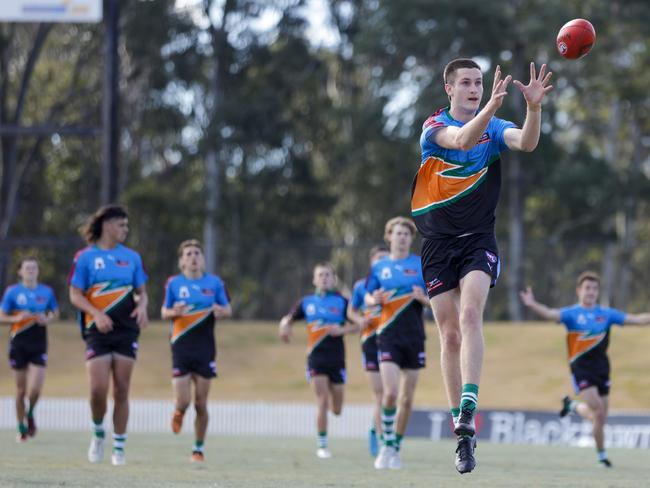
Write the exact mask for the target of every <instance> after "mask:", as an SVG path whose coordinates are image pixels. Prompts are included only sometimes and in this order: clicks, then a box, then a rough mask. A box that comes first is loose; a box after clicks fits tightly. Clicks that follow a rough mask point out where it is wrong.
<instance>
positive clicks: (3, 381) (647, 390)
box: [0, 321, 650, 410]
mask: <svg viewBox="0 0 650 488" xmlns="http://www.w3.org/2000/svg"><path fill="white" fill-rule="evenodd" d="M294 331H295V336H294V340H293V342H292V343H291V344H289V345H286V344H282V343H280V341H279V340H278V337H277V324H276V323H271V322H235V321H230V322H224V323H220V324H219V325H218V327H217V342H218V350H219V352H218V359H217V363H218V369H219V378H218V379H217V380H216V381H215V383H214V387H213V389H212V392H211V395H210V397H211V399H213V400H245V401H257V400H263V401H290V402H291V401H300V402H311V401H313V394H312V392H311V391H310V390H309V388H308V386H307V384H306V382H305V376H304V362H305V344H306V336H305V327H304V324H301V323H297V324H296V325H295V327H294ZM49 334H50V351H49V353H50V354H49V355H50V360H49V367H48V372H47V379H46V382H45V388H44V395H46V396H50V397H86V396H87V390H88V385H87V381H86V377H85V374H86V373H85V368H84V356H83V353H84V344H83V342H82V340H81V338H80V336H79V329H78V328H77V326H76V325H74V324H73V323H72V322H59V323H55V324H53V325H52V326H50V330H49ZM427 336H428V340H427V355H428V356H427V368H426V369H425V370H424V371H423V372H422V374H421V379H420V383H419V386H418V391H417V394H416V398H415V402H416V405H419V406H439V407H444V406H446V403H447V402H446V398H445V396H444V389H443V387H442V380H441V377H440V367H439V364H438V335H437V332H436V329H435V326H434V325H432V324H428V325H427ZM7 340H8V339H7V336H6V335H5V336H4V337H2V338H0V348H1V349H2V350H5V351H6V341H7ZM485 342H486V355H485V362H484V364H485V365H484V369H483V379H482V382H481V392H480V404H481V406H482V407H484V408H488V407H493V408H528V409H545V410H556V408H557V403H558V399H559V398H561V397H562V396H564V395H565V394H567V393H569V392H570V383H569V377H568V366H567V362H566V346H565V333H564V331H563V328H562V327H561V326H559V325H555V324H549V323H546V324H536V325H531V324H530V323H527V325H516V324H488V325H487V326H486V327H485ZM648 344H650V327H629V328H623V329H619V328H615V330H613V332H612V339H611V346H610V357H611V360H612V378H613V384H614V386H613V389H612V395H611V405H612V408H613V409H638V410H648V409H650V375H648V374H647V371H648V369H649V367H650V358H649V357H648V355H647V349H646V347H647V345H648ZM346 348H347V364H348V378H349V383H348V386H347V388H346V400H347V401H348V402H351V403H369V402H370V393H369V388H368V386H367V381H366V378H365V375H364V373H363V371H362V369H361V361H360V354H359V345H358V337H357V336H356V335H355V336H348V337H347V338H346ZM170 365H171V359H170V352H169V345H168V343H167V326H166V324H163V323H162V322H155V323H153V324H152V325H151V326H150V327H149V328H148V329H147V330H145V331H144V332H143V333H142V335H141V342H140V353H139V359H138V364H137V366H136V368H135V373H134V377H133V383H132V389H131V396H132V397H133V398H169V397H171V386H170V369H171V366H170ZM13 391H14V386H13V378H12V374H11V371H10V370H9V368H8V366H7V362H6V360H5V359H2V360H0V395H11V394H12V393H13Z"/></svg>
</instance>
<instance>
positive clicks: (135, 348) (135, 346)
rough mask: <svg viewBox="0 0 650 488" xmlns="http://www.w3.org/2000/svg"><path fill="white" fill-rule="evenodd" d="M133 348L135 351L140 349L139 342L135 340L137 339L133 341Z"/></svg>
mask: <svg viewBox="0 0 650 488" xmlns="http://www.w3.org/2000/svg"><path fill="white" fill-rule="evenodd" d="M131 348H132V349H133V350H134V351H137V350H138V343H137V342H135V341H134V342H133V343H131Z"/></svg>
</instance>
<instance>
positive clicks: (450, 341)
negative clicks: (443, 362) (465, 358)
mask: <svg viewBox="0 0 650 488" xmlns="http://www.w3.org/2000/svg"><path fill="white" fill-rule="evenodd" d="M460 337H461V336H460V331H459V330H457V329H450V330H445V331H444V332H443V333H442V334H441V339H442V341H441V342H442V347H443V349H444V350H445V351H446V352H459V351H460Z"/></svg>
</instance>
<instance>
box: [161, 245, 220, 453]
mask: <svg viewBox="0 0 650 488" xmlns="http://www.w3.org/2000/svg"><path fill="white" fill-rule="evenodd" d="M178 267H179V268H180V270H181V273H180V274H178V275H176V276H172V277H171V278H169V280H168V281H167V285H166V286H165V303H164V305H163V306H162V310H161V314H162V318H163V319H167V320H171V325H170V333H169V338H170V343H171V349H172V377H173V379H172V384H173V386H174V396H175V398H176V409H175V411H174V415H173V417H172V431H173V432H174V433H175V434H178V433H179V432H180V431H181V427H182V425H183V416H184V415H185V411H186V410H187V408H188V407H189V406H190V403H191V400H192V383H194V409H195V410H196V419H195V421H194V432H195V440H194V447H193V448H192V457H191V460H192V461H195V462H201V461H203V459H204V457H203V445H204V442H205V433H206V431H207V429H208V395H209V393H210V380H211V379H212V378H214V377H215V376H217V363H216V358H217V349H216V345H215V340H214V326H215V320H216V319H222V318H226V317H230V316H231V315H232V309H231V307H230V300H229V299H228V293H227V292H226V286H225V285H224V283H223V281H222V280H221V278H219V277H218V276H216V275H213V274H209V273H206V272H205V258H204V257H203V246H202V245H201V243H200V242H199V241H197V240H196V239H189V240H187V241H184V242H182V243H181V245H180V246H179V248H178Z"/></svg>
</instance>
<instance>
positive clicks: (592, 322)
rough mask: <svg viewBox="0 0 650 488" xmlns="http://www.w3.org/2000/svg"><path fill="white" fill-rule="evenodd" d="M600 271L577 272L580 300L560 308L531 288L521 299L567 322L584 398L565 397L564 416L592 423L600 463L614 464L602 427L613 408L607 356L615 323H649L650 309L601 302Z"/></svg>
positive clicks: (575, 372)
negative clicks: (541, 300)
mask: <svg viewBox="0 0 650 488" xmlns="http://www.w3.org/2000/svg"><path fill="white" fill-rule="evenodd" d="M599 291H600V277H599V276H598V275H597V274H596V273H594V272H593V271H586V272H584V273H582V274H581V275H580V276H578V280H577V288H576V294H577V295H578V303H577V304H575V305H572V306H570V307H564V308H561V309H557V308H550V307H547V306H546V305H543V304H541V303H539V302H537V300H535V295H533V290H532V288H530V287H528V288H527V289H526V290H525V291H522V292H521V293H520V296H521V300H522V302H523V303H524V305H526V306H527V307H528V308H530V309H531V310H532V311H534V312H535V313H536V314H537V315H539V316H540V317H542V318H544V319H547V320H555V321H557V322H561V323H562V324H564V326H565V327H566V330H567V351H568V354H569V367H570V369H571V380H572V383H573V387H574V389H575V393H576V394H578V395H579V396H580V398H581V400H582V401H577V400H572V399H571V398H570V397H568V396H567V397H564V398H563V399H562V409H561V410H560V416H562V417H564V416H566V415H568V414H569V413H570V412H576V413H578V414H579V415H580V416H581V417H583V418H585V419H587V420H589V421H590V422H591V423H592V426H593V428H592V434H593V436H594V441H595V443H596V450H597V452H598V461H599V462H600V463H601V465H603V466H606V467H608V468H609V467H611V466H612V463H611V462H610V460H609V458H608V456H607V451H606V450H605V434H604V427H605V424H606V423H607V413H608V411H609V389H610V385H611V382H610V378H609V373H610V366H609V358H608V357H607V347H608V346H609V335H610V331H611V326H612V325H624V324H633V325H644V324H650V313H641V314H629V313H625V312H622V311H620V310H616V309H614V308H608V307H601V306H600V305H599V304H598V294H599Z"/></svg>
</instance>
